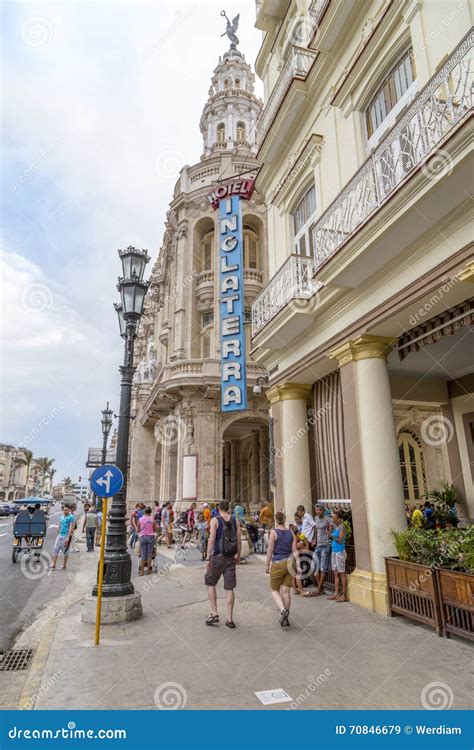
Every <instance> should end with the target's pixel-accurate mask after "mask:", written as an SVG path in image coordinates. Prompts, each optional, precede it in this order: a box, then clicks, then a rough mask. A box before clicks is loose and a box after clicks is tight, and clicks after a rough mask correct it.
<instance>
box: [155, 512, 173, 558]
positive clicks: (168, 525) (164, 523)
mask: <svg viewBox="0 0 474 750" xmlns="http://www.w3.org/2000/svg"><path fill="white" fill-rule="evenodd" d="M171 514H172V508H171V503H165V505H164V507H163V509H162V511H161V534H160V536H159V537H158V543H160V542H161V540H162V539H165V540H166V544H167V547H168V549H171V546H172V544H171V543H172V541H173V522H172V520H171V519H172V515H171Z"/></svg>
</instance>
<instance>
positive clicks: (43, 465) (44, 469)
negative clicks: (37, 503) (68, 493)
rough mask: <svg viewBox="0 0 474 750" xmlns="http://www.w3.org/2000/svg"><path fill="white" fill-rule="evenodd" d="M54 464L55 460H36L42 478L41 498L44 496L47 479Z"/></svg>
mask: <svg viewBox="0 0 474 750" xmlns="http://www.w3.org/2000/svg"><path fill="white" fill-rule="evenodd" d="M53 463H54V458H37V459H36V465H37V467H38V469H39V473H40V477H41V480H40V481H41V485H40V487H41V489H40V497H42V496H43V492H44V485H45V482H46V477H47V476H48V475H49V472H50V471H51V469H52V466H53Z"/></svg>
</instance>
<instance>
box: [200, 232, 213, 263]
mask: <svg viewBox="0 0 474 750" xmlns="http://www.w3.org/2000/svg"><path fill="white" fill-rule="evenodd" d="M213 249H214V232H208V233H207V234H205V235H204V237H203V239H202V270H203V271H212V256H213Z"/></svg>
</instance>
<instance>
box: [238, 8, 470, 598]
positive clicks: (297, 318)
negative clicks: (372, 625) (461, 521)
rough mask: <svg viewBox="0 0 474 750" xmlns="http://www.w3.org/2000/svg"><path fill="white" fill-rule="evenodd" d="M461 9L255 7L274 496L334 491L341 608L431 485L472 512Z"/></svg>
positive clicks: (362, 590) (370, 586) (325, 497)
mask: <svg viewBox="0 0 474 750" xmlns="http://www.w3.org/2000/svg"><path fill="white" fill-rule="evenodd" d="M472 22H473V17H472V6H470V5H469V4H468V3H457V2H456V1H455V0H439V2H430V1H429V0H418V1H417V2H415V1H414V0H397V2H392V1H391V0H368V1H367V2H363V3H362V2H352V0H345V1H344V2H341V1H340V0H308V1H305V0H303V1H302V2H297V1H296V0H291V2H289V3H278V2H273V0H261V1H260V2H258V3H257V27H258V28H260V29H261V30H262V32H263V40H262V46H261V48H260V51H259V54H258V56H257V60H256V64H255V68H256V72H257V74H258V75H259V76H260V77H261V78H262V80H263V82H264V90H265V107H264V110H263V112H262V115H261V117H260V119H259V121H258V124H257V139H258V143H259V149H258V152H257V158H258V159H259V161H260V162H261V164H262V167H261V169H260V171H259V174H258V177H257V181H256V185H257V189H258V190H259V191H260V193H261V195H262V196H263V197H264V199H265V201H266V205H267V210H268V227H269V243H268V247H269V272H270V280H269V282H268V284H267V285H266V286H265V288H264V289H263V290H262V291H261V292H260V294H259V295H258V297H257V298H256V300H255V301H254V303H253V306H252V352H253V357H254V359H255V361H256V362H258V363H260V364H261V365H263V366H265V367H266V368H267V369H268V372H269V376H270V381H269V388H268V390H267V395H268V398H269V400H270V402H271V414H272V424H273V426H274V431H273V438H274V445H275V473H274V476H275V483H274V485H273V488H272V489H273V490H274V493H275V503H276V505H278V506H284V507H286V509H287V513H288V515H289V516H290V517H291V515H292V513H293V511H294V509H295V506H296V505H298V504H299V503H301V502H304V503H305V504H306V505H307V507H308V508H309V507H310V506H311V504H312V503H314V502H316V501H323V502H324V501H326V502H336V503H337V502H342V501H345V502H346V503H349V502H350V505H351V508H352V519H353V531H354V535H353V539H354V543H355V556H356V567H355V570H353V571H352V572H351V575H350V583H349V595H350V598H351V601H354V602H356V603H359V604H362V605H363V606H365V607H368V608H370V609H373V610H375V611H378V612H386V611H387V588H386V580H385V563H384V557H385V556H386V555H390V554H392V553H393V552H394V546H393V540H392V538H391V535H390V530H391V529H401V528H404V527H405V526H406V516H405V507H404V506H405V503H408V504H409V505H415V504H420V503H421V502H423V501H424V499H425V498H424V495H425V493H426V492H427V491H428V490H431V489H434V488H436V489H438V488H439V486H440V482H441V481H446V482H449V483H452V484H454V485H455V487H456V489H457V492H458V497H459V513H460V514H461V515H463V516H464V517H470V518H474V468H473V466H474V463H473V459H474V408H473V403H474V367H473V358H472V351H473V343H472V342H473V333H472V330H473V329H472V323H473V320H474V297H473V288H474V287H473V281H474V262H473V243H472V223H471V216H472V215H471V212H470V208H469V201H470V198H469V195H470V192H471V188H472V169H473V162H472V149H471V146H470V142H471V130H470V119H471V118H472V111H473V110H472V99H471V98H470V91H471V86H472V48H473V32H472Z"/></svg>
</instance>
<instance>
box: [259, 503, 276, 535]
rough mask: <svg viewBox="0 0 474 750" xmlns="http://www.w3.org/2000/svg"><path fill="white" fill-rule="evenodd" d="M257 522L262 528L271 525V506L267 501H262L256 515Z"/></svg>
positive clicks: (267, 527) (268, 527)
mask: <svg viewBox="0 0 474 750" xmlns="http://www.w3.org/2000/svg"><path fill="white" fill-rule="evenodd" d="M258 523H259V525H260V526H263V528H264V529H270V528H271V527H272V526H273V508H272V506H271V503H270V502H269V501H266V502H264V503H263V505H262V508H261V510H260V513H259V516H258Z"/></svg>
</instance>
